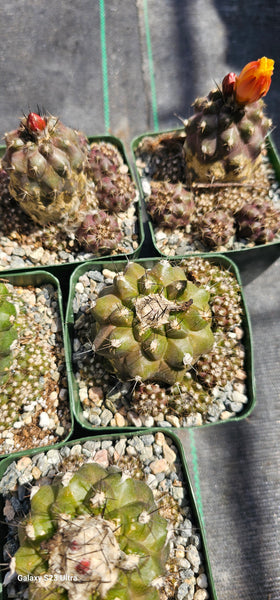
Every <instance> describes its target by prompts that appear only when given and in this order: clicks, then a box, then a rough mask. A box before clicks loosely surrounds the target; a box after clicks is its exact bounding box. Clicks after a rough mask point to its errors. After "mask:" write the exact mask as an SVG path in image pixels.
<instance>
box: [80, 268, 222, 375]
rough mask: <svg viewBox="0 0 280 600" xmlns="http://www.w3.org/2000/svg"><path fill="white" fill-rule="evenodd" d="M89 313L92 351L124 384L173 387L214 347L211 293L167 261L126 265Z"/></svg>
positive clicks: (182, 270)
mask: <svg viewBox="0 0 280 600" xmlns="http://www.w3.org/2000/svg"><path fill="white" fill-rule="evenodd" d="M92 312H93V316H94V319H95V321H96V336H95V339H94V340H93V343H94V347H95V351H96V353H97V354H98V355H101V356H103V357H104V358H105V359H106V364H107V366H108V369H109V370H111V371H112V372H113V373H115V374H116V375H117V377H118V378H119V379H121V380H123V381H128V380H138V381H139V380H142V381H147V380H150V381H159V382H161V383H167V384H169V385H172V384H173V383H176V382H179V381H181V380H182V379H183V377H184V375H185V373H186V371H188V370H189V369H190V368H191V367H192V365H193V364H194V363H195V362H196V360H197V359H198V357H199V356H200V355H201V354H204V353H207V352H209V351H210V350H211V349H212V346H213V333H212V330H211V310H210V306H209V292H208V291H206V289H204V288H203V287H201V286H197V285H195V284H194V283H192V282H191V281H188V279H187V276H186V273H185V271H184V269H182V268H181V267H179V266H172V265H170V264H169V263H168V261H161V262H159V263H157V264H156V265H155V266H154V267H153V268H152V269H149V270H145V268H144V267H143V266H142V265H140V264H137V263H128V265H127V267H126V269H125V271H124V272H123V274H120V275H116V277H115V279H114V282H113V285H112V286H109V287H108V288H107V289H105V290H103V292H102V293H101V295H100V296H99V297H98V298H97V301H96V304H95V306H94V308H93V309H92Z"/></svg>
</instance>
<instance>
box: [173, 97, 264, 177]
mask: <svg viewBox="0 0 280 600" xmlns="http://www.w3.org/2000/svg"><path fill="white" fill-rule="evenodd" d="M263 108H264V103H263V100H258V101H257V102H253V103H251V104H242V105H240V104H238V103H237V102H236V100H235V98H234V95H230V96H229V97H225V96H224V94H223V92H222V91H221V90H220V89H216V90H214V91H212V92H210V94H209V95H208V96H207V97H205V98H197V99H196V100H195V102H194V115H193V116H192V117H190V118H189V119H187V121H186V122H185V129H186V141H185V144H184V154H185V160H186V169H187V171H186V177H187V180H188V181H189V182H190V183H191V182H192V181H201V182H205V181H208V182H213V181H221V182H223V181H224V182H226V181H230V182H238V181H248V180H251V179H252V177H253V174H254V170H255V169H256V167H257V166H258V165H259V163H260V158H261V152H262V150H263V148H264V140H265V137H266V135H267V133H268V130H269V127H270V126H271V121H270V120H269V119H267V118H266V117H265V115H264V112H263Z"/></svg>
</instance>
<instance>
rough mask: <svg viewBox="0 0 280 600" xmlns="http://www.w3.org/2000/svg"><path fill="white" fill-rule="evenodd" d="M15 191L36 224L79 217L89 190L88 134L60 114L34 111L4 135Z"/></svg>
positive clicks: (5, 162)
mask: <svg viewBox="0 0 280 600" xmlns="http://www.w3.org/2000/svg"><path fill="white" fill-rule="evenodd" d="M5 141H6V145H7V149H6V152H5V155H4V157H3V167H4V169H6V170H7V172H8V174H9V176H10V186H9V189H10V193H11V195H12V196H13V197H14V198H15V199H16V200H17V201H18V202H19V204H20V205H21V207H22V208H23V210H24V211H25V212H26V213H27V214H28V215H29V216H30V217H31V218H32V219H33V220H34V221H35V222H37V223H39V224H40V225H45V224H47V223H50V222H51V223H56V222H63V221H65V218H66V217H67V219H69V218H73V220H74V221H76V220H78V215H79V211H80V210H81V204H82V202H85V200H86V197H87V192H88V185H87V178H86V175H85V173H84V165H85V161H86V157H87V145H86V140H85V137H84V136H83V135H82V134H80V133H79V132H77V131H75V130H73V129H71V128H69V127H66V126H65V125H63V124H62V123H61V121H59V120H58V119H57V118H56V117H53V116H49V117H44V118H43V117H41V116H39V115H36V114H35V113H29V115H28V117H23V119H22V120H21V122H20V125H19V127H18V129H16V130H15V131H11V132H9V133H7V134H6V135H5Z"/></svg>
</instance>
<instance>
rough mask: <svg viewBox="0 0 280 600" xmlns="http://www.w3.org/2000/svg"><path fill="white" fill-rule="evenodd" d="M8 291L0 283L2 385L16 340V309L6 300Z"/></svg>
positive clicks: (0, 369) (0, 366)
mask: <svg viewBox="0 0 280 600" xmlns="http://www.w3.org/2000/svg"><path fill="white" fill-rule="evenodd" d="M7 296H8V290H7V288H6V286H5V285H4V284H3V283H0V383H4V381H5V379H6V376H7V375H6V372H7V371H8V369H9V366H10V364H11V358H12V352H11V345H12V343H13V342H14V341H15V340H16V338H17V330H16V327H15V324H14V321H15V316H16V309H15V306H14V305H13V303H12V302H10V301H9V300H7Z"/></svg>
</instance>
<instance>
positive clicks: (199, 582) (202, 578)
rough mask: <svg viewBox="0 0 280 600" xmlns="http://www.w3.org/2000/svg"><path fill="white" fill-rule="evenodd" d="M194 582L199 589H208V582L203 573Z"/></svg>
mask: <svg viewBox="0 0 280 600" xmlns="http://www.w3.org/2000/svg"><path fill="white" fill-rule="evenodd" d="M196 582H197V585H198V586H199V587H200V588H203V589H204V588H207V587H208V580H207V576H206V575H205V573H201V574H200V575H198V578H197V580H196Z"/></svg>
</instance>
